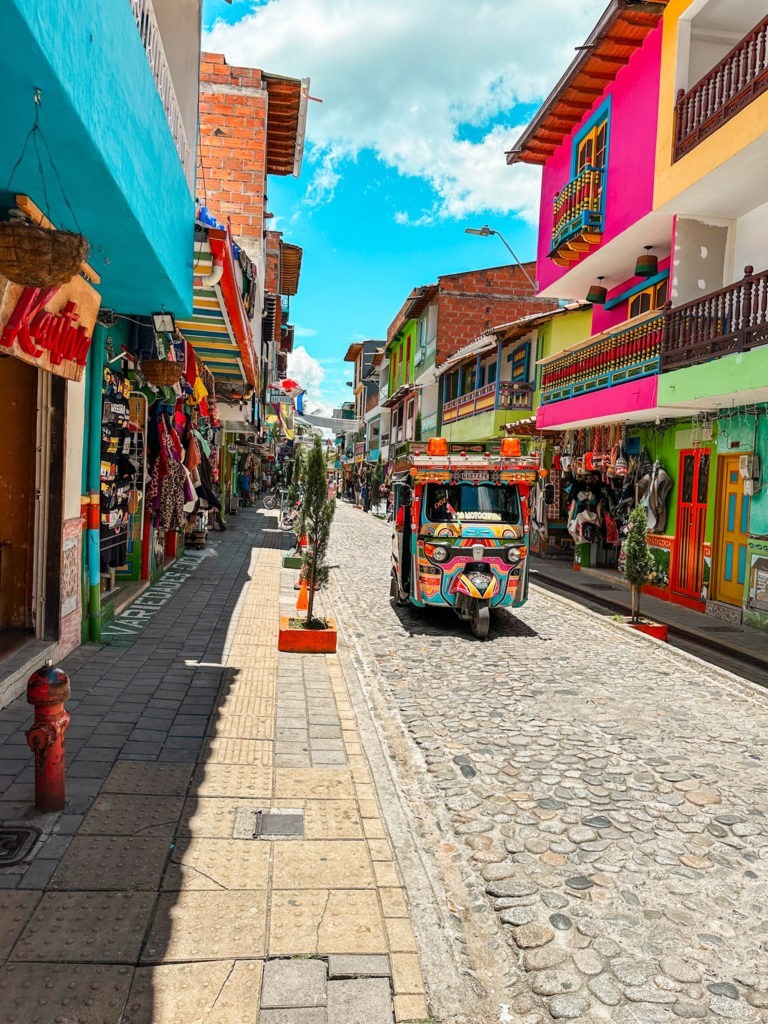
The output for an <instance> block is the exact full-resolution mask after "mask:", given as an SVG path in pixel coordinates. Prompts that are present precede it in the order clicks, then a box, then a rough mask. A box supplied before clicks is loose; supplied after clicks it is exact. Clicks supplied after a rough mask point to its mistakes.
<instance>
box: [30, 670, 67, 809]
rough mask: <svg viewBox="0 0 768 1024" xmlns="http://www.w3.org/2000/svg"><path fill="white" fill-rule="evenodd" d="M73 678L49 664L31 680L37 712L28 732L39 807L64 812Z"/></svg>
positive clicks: (31, 677) (31, 702) (33, 700)
mask: <svg viewBox="0 0 768 1024" xmlns="http://www.w3.org/2000/svg"><path fill="white" fill-rule="evenodd" d="M70 692H71V691H70V687H69V676H68V675H67V673H66V672H62V671H61V669H60V668H54V667H53V662H51V661H48V662H46V664H45V667H44V668H41V669H38V671H37V672H35V673H34V674H33V675H31V676H30V677H29V682H28V683H27V701H28V703H29V704H32V705H33V706H34V709H35V724H34V725H33V726H32V727H31V728H29V729H27V743H28V744H29V745H30V747H31V748H32V750H33V752H34V755H35V807H37V808H38V809H39V810H41V811H60V810H62V809H63V807H64V733H65V732H66V731H67V727H68V726H69V712H68V711H65V710H64V701H65V700H66V699H67V698H68V697H69V695H70Z"/></svg>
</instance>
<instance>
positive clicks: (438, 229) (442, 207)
mask: <svg viewBox="0 0 768 1024" xmlns="http://www.w3.org/2000/svg"><path fill="white" fill-rule="evenodd" d="M573 6H575V5H572V4H571V3H570V2H569V0H484V2H483V3H482V4H480V3H478V0H390V2H389V3H388V5H387V6H386V7H383V6H382V5H381V4H380V3H379V2H378V0H264V2H258V0H233V3H232V4H231V5H230V4H227V3H225V2H224V0H205V3H204V28H205V30H206V32H205V36H204V47H205V48H206V49H208V50H214V51H217V52H223V53H224V54H225V56H226V57H227V60H228V61H229V63H231V64H245V65H251V66H254V67H261V68H263V69H264V70H266V71H270V72H272V73H275V74H285V75H291V76H296V77H302V78H304V77H308V78H310V79H311V85H310V94H311V95H312V96H315V97H318V98H319V99H322V100H323V102H322V103H317V102H311V103H310V104H309V112H308V119H307V146H306V149H305V157H304V163H303V166H302V172H301V176H300V177H299V178H298V179H292V178H280V177H271V178H270V179H269V208H270V210H271V211H272V212H273V213H274V214H275V221H274V222H273V224H274V225H275V226H276V227H277V229H278V230H280V231H282V232H283V233H284V238H285V240H286V241H289V242H292V243H294V244H296V245H300V246H301V247H302V248H303V250H304V257H303V264H302V272H301V280H300V286H299V293H298V295H297V296H296V297H295V298H294V299H293V300H292V306H291V320H292V322H293V323H294V324H295V325H296V328H297V337H296V342H295V348H296V354H295V356H294V358H293V359H292V360H291V364H290V370H291V374H292V375H293V376H295V377H296V378H297V379H299V380H301V382H302V383H303V384H305V386H307V387H308V389H309V397H310V399H311V400H312V401H310V402H309V403H308V404H309V407H310V408H311V407H312V405H313V404H314V406H315V407H330V406H333V405H338V404H339V402H341V401H343V400H345V399H347V398H349V397H350V394H351V392H350V389H349V388H347V387H345V384H344V382H345V381H346V380H348V379H349V377H350V370H351V366H349V364H345V363H344V362H343V356H344V353H345V352H346V350H347V347H348V345H349V344H350V342H352V341H354V340H357V339H360V338H384V337H385V336H386V331H387V327H388V326H389V324H390V322H391V321H392V319H393V318H394V316H395V314H396V313H397V311H398V309H399V308H400V306H401V305H402V303H403V302H404V300H405V298H406V297H407V295H408V293H409V292H410V290H411V289H412V288H413V287H416V286H418V285H422V284H429V283H431V282H434V281H435V280H436V279H437V276H438V275H440V274H451V273H456V272H458V271H462V270H469V269H476V268H479V267H489V266H497V265H499V264H504V263H507V262H509V255H508V253H507V250H506V249H505V247H504V246H503V244H502V242H501V241H500V240H499V239H498V238H495V237H493V236H491V237H488V238H479V237H474V236H471V235H466V234H465V233H464V229H465V228H466V227H469V226H475V227H479V226H481V225H482V224H485V223H488V224H489V225H490V226H491V227H493V228H495V229H496V230H498V231H500V232H501V234H502V235H503V236H504V237H505V238H506V240H507V242H508V243H509V244H510V245H511V247H512V248H513V249H514V251H515V252H516V254H517V255H518V256H519V257H520V259H521V260H525V259H532V258H533V257H534V254H535V219H536V213H537V209H538V173H537V172H536V171H535V170H534V169H532V168H528V167H520V166H517V167H514V168H510V167H507V165H506V162H505V159H504V150H505V149H508V148H509V147H510V146H511V145H512V143H513V142H514V141H515V139H516V138H517V137H518V136H519V134H520V131H521V130H522V127H523V126H524V125H525V123H526V121H527V120H528V119H529V118H530V116H531V114H532V112H533V111H535V109H536V108H537V106H538V104H539V103H540V102H541V100H542V98H543V97H544V96H546V94H547V93H548V91H549V90H550V89H551V88H552V86H553V85H554V83H555V82H556V81H557V79H558V78H559V77H560V75H561V74H562V73H563V71H564V70H565V68H566V67H567V65H568V63H569V62H570V60H571V59H572V58H573V56H574V50H573V47H574V46H575V45H578V44H579V43H581V42H582V41H583V39H584V38H585V36H586V35H587V33H588V32H589V30H590V29H591V27H592V25H593V24H594V21H595V20H596V18H597V16H598V15H599V13H600V10H601V9H602V3H601V2H596V0H587V2H585V3H584V4H582V5H579V10H578V11H575V12H574V11H573V9H572V8H573ZM214 212H215V211H214Z"/></svg>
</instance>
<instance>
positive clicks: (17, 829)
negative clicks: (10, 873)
mask: <svg viewBox="0 0 768 1024" xmlns="http://www.w3.org/2000/svg"><path fill="white" fill-rule="evenodd" d="M40 835H41V832H40V829H39V828H34V827H33V826H31V825H4V826H2V828H0V867H2V868H9V867H12V866H13V865H14V864H18V863H19V862H20V861H22V860H24V858H25V857H26V856H27V854H28V853H29V852H30V850H31V849H32V847H33V846H34V845H35V843H36V842H37V840H38V839H39V838H40Z"/></svg>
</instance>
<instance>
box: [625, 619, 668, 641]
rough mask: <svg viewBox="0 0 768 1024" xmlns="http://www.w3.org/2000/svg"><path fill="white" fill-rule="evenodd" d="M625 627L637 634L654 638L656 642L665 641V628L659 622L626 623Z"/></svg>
mask: <svg viewBox="0 0 768 1024" xmlns="http://www.w3.org/2000/svg"><path fill="white" fill-rule="evenodd" d="M627 625H628V626H629V627H630V629H636V630H637V632H638V633H645V635H646V636H652V637H655V638H656V640H666V639H667V632H668V630H667V627H666V626H665V625H663V623H661V622H628V623H627Z"/></svg>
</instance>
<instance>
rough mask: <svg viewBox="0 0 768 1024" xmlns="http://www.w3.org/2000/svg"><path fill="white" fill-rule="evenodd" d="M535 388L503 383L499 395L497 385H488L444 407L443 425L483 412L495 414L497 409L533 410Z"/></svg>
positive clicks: (527, 385)
mask: <svg viewBox="0 0 768 1024" xmlns="http://www.w3.org/2000/svg"><path fill="white" fill-rule="evenodd" d="M532 408H533V388H532V386H531V385H530V384H526V383H520V384H513V383H512V382H511V381H501V383H500V384H499V389H498V395H497V393H496V384H495V383H494V384H486V385H484V386H483V387H481V388H475V390H474V391H470V392H468V393H467V394H466V395H459V397H458V398H453V399H451V401H449V402H445V404H444V405H443V424H447V423H453V422H455V421H456V420H461V419H465V418H466V417H467V416H476V415H477V414H478V413H482V412H494V411H495V410H496V409H532Z"/></svg>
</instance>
